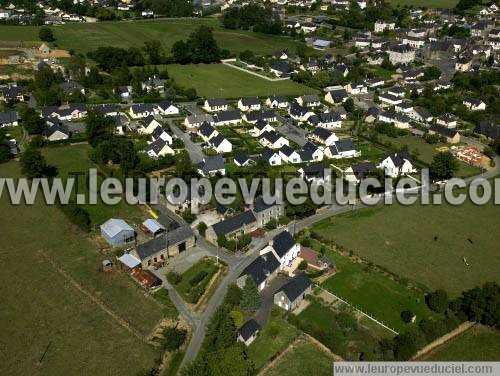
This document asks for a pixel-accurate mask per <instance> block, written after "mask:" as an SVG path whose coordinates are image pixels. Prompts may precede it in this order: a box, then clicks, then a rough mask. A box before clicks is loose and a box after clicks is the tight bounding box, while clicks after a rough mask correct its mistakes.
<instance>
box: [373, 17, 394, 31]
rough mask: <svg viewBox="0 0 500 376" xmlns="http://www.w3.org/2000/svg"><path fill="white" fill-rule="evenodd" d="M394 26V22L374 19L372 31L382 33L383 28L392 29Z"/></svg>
mask: <svg viewBox="0 0 500 376" xmlns="http://www.w3.org/2000/svg"><path fill="white" fill-rule="evenodd" d="M395 27H396V23H394V22H387V21H384V20H378V21H375V24H374V28H373V31H375V32H376V33H383V32H384V31H385V30H394V29H395Z"/></svg>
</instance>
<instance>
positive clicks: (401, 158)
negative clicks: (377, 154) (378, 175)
mask: <svg viewBox="0 0 500 376" xmlns="http://www.w3.org/2000/svg"><path fill="white" fill-rule="evenodd" d="M377 168H383V169H384V172H385V175H387V176H390V177H392V178H396V177H398V176H401V175H407V174H412V173H415V172H417V169H416V168H415V167H414V165H413V162H412V160H411V158H410V156H409V155H408V153H406V152H398V153H391V154H386V155H385V156H384V158H383V159H382V160H381V161H380V163H379V164H378V165H377Z"/></svg>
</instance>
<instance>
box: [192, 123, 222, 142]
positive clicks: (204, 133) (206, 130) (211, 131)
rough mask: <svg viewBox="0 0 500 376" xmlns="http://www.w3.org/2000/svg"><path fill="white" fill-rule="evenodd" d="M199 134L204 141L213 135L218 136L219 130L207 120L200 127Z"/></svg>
mask: <svg viewBox="0 0 500 376" xmlns="http://www.w3.org/2000/svg"><path fill="white" fill-rule="evenodd" d="M197 134H198V136H200V137H201V138H202V139H203V141H205V142H207V141H208V140H210V139H211V138H212V137H215V136H217V135H218V134H219V131H218V130H216V129H215V128H214V127H213V126H212V125H210V124H209V123H207V122H205V123H203V124H202V125H201V126H200V127H199V128H198V132H197Z"/></svg>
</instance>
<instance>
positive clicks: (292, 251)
mask: <svg viewBox="0 0 500 376" xmlns="http://www.w3.org/2000/svg"><path fill="white" fill-rule="evenodd" d="M299 251H300V244H299V243H297V242H296V241H295V239H294V238H293V237H292V235H290V233H289V232H288V231H287V230H285V231H282V232H281V233H279V234H278V235H276V236H275V237H274V238H273V239H272V240H271V241H270V243H269V245H268V246H267V247H265V248H264V249H262V250H261V251H260V254H261V255H262V254H265V253H267V252H272V253H273V254H274V255H275V256H276V258H277V259H278V260H279V263H280V266H279V268H280V270H283V269H284V268H285V267H290V266H291V265H292V262H293V260H295V258H296V257H297V256H298V254H299Z"/></svg>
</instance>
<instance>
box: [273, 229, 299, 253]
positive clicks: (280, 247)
mask: <svg viewBox="0 0 500 376" xmlns="http://www.w3.org/2000/svg"><path fill="white" fill-rule="evenodd" d="M294 245H295V240H294V239H293V237H292V235H290V233H289V232H288V231H283V232H281V233H279V234H278V235H276V236H275V237H274V238H273V249H274V250H275V251H276V254H277V255H278V256H279V257H283V256H284V255H285V254H286V253H287V252H288V251H289V250H290V249H291V248H292V247H293V246H294Z"/></svg>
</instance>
